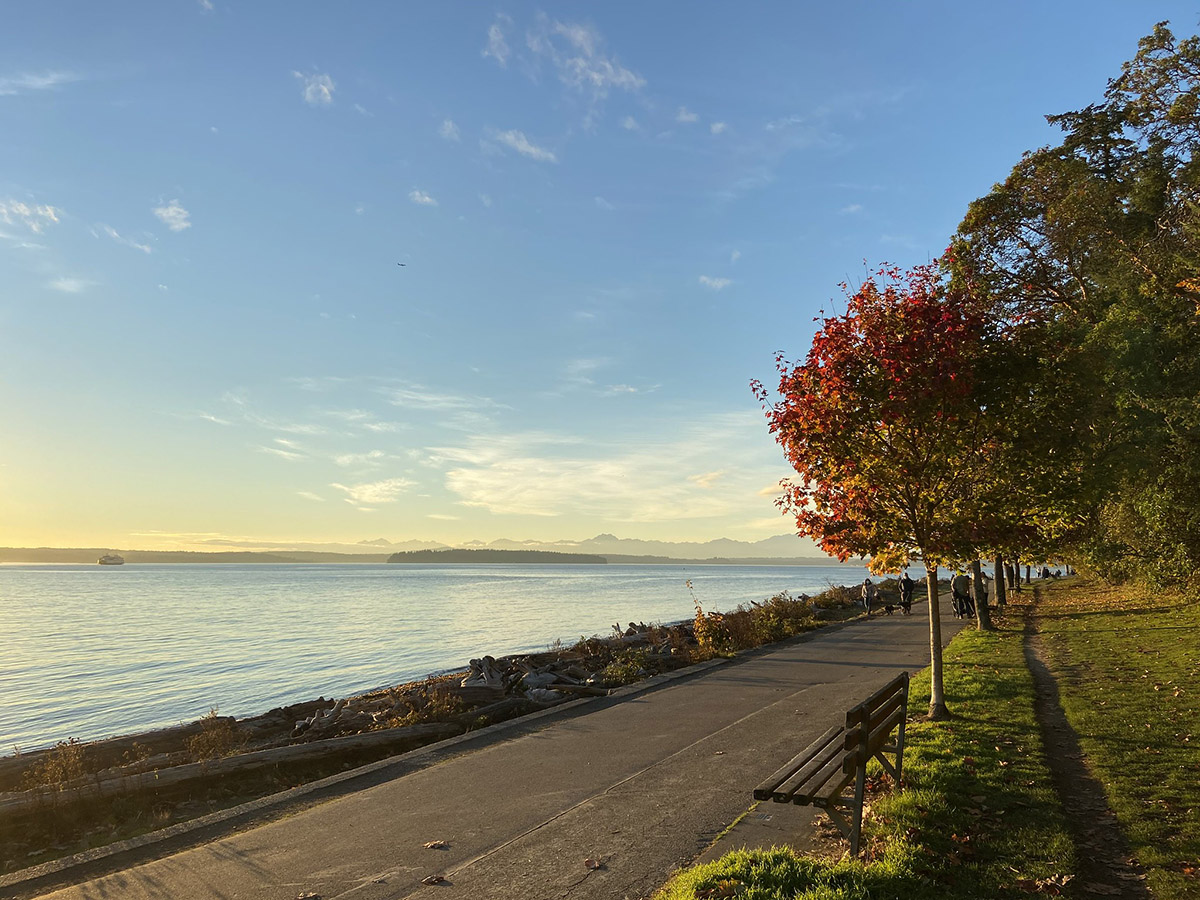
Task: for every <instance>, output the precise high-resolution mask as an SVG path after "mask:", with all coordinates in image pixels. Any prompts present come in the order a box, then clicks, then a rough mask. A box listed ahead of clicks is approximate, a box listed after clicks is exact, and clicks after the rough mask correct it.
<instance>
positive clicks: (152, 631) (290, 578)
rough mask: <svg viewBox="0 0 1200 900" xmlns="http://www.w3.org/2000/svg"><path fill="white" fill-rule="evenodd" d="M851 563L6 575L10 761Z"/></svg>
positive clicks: (378, 678) (387, 677)
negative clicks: (21, 754)
mask: <svg viewBox="0 0 1200 900" xmlns="http://www.w3.org/2000/svg"><path fill="white" fill-rule="evenodd" d="M862 577H863V573H862V570H861V569H857V568H853V567H838V566H786V567H784V566H780V567H775V566H771V567H765V566H613V565H610V566H528V567H525V566H399V565H390V566H389V565H287V566H271V565H212V564H206V565H132V564H126V565H124V566H120V567H116V566H113V567H107V566H105V567H102V566H95V565H91V566H56V565H38V566H24V565H0V638H2V640H3V647H4V649H3V651H2V652H0V754H4V753H11V752H12V751H13V749H14V748H15V747H20V748H21V749H22V750H32V749H35V748H37V747H42V746H48V745H51V744H53V743H55V742H56V741H60V740H65V739H66V738H68V737H77V738H80V739H85V740H87V739H94V738H100V737H107V736H111V735H114V734H125V733H129V732H134V731H141V730H145V729H147V728H154V727H161V726H165V725H173V724H177V723H179V722H181V721H191V720H194V719H196V718H198V717H199V716H202V715H204V714H205V713H206V712H208V710H209V709H210V708H212V707H214V706H216V707H219V709H220V711H221V713H222V714H225V715H234V716H244V715H252V714H255V713H260V712H265V711H266V710H268V709H270V708H272V707H275V706H280V705H284V704H287V703H294V702H299V701H302V700H310V699H313V698H315V697H317V696H322V695H323V696H325V697H340V696H346V695H349V694H353V693H360V692H363V691H366V690H370V689H372V688H376V687H382V686H385V685H390V684H398V683H401V682H405V681H410V680H412V679H414V678H421V677H424V676H425V675H428V674H430V673H433V672H437V671H444V670H447V669H453V668H458V667H465V665H466V662H467V660H468V659H470V658H472V657H475V656H483V655H484V654H488V653H490V654H492V655H493V656H501V655H504V654H506V653H513V652H519V651H527V650H544V649H546V647H548V646H549V645H550V644H551V643H553V642H554V641H555V640H558V639H561V640H563V641H565V642H574V641H575V640H576V639H577V638H579V637H580V636H581V635H593V634H605V633H609V632H611V629H612V625H613V624H614V623H616V622H620V623H622V625H624V624H626V623H628V622H629V621H631V620H636V621H644V622H647V623H649V622H676V621H681V620H683V619H687V618H690V617H691V616H692V614H693V607H692V598H691V596H690V594H689V593H688V590H687V588H686V586H685V584H684V582H685V581H686V580H687V579H689V578H690V579H691V580H692V584H693V587H694V590H695V592H696V596H697V598H698V599H699V600H700V602H701V603H702V604H703V605H704V607H705V609H709V610H712V609H717V610H727V609H731V608H733V607H735V606H737V605H738V604H739V603H744V602H747V601H750V600H763V599H765V598H766V597H769V596H771V595H772V594H775V593H778V592H779V591H781V590H788V591H791V592H792V593H793V594H799V593H802V592H807V593H810V594H811V593H815V592H817V591H820V590H822V589H824V588H825V587H827V586H828V585H830V584H853V583H855V582H856V581H858V580H860V579H861V578H862Z"/></svg>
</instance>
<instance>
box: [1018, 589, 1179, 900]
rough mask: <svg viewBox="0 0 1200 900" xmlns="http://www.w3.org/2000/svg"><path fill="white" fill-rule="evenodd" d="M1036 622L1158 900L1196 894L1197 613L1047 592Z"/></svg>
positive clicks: (1098, 593)
mask: <svg viewBox="0 0 1200 900" xmlns="http://www.w3.org/2000/svg"><path fill="white" fill-rule="evenodd" d="M1041 593H1042V602H1041V603H1040V604H1039V606H1038V611H1037V612H1038V624H1039V627H1040V630H1041V631H1042V634H1043V640H1044V641H1045V645H1046V651H1047V654H1048V655H1049V658H1050V659H1049V662H1050V665H1051V667H1052V669H1053V670H1054V673H1055V675H1056V677H1057V678H1058V682H1059V692H1060V699H1061V702H1062V706H1063V710H1064V711H1065V712H1066V714H1067V719H1068V720H1069V721H1070V723H1071V725H1072V727H1073V728H1074V729H1075V731H1076V732H1077V733H1078V734H1079V743H1080V746H1081V748H1082V749H1083V752H1084V754H1085V755H1086V757H1087V761H1088V763H1089V765H1090V766H1091V768H1092V771H1093V774H1095V776H1096V777H1097V778H1098V779H1099V780H1100V781H1101V782H1102V783H1103V784H1104V786H1105V791H1106V793H1107V794H1108V799H1109V804H1110V805H1111V807H1112V810H1113V812H1114V813H1116V815H1117V819H1118V821H1119V822H1120V823H1121V826H1122V828H1123V830H1124V832H1125V834H1126V836H1127V838H1128V840H1129V843H1130V846H1131V849H1132V850H1133V853H1134V855H1135V856H1136V857H1137V858H1138V861H1139V862H1141V864H1142V865H1143V867H1145V869H1146V870H1147V884H1148V886H1149V888H1150V890H1151V893H1152V894H1153V895H1154V896H1155V897H1156V898H1159V900H1172V898H1183V897H1195V896H1197V894H1198V893H1200V647H1198V646H1197V643H1196V634H1197V632H1200V608H1198V607H1196V606H1187V605H1184V604H1183V603H1182V602H1181V600H1180V598H1179V597H1177V596H1175V595H1164V594H1158V595H1153V594H1150V593H1149V592H1146V591H1139V590H1135V589H1129V588H1111V587H1107V586H1103V585H1100V584H1098V583H1094V582H1091V583H1088V582H1085V583H1082V584H1080V583H1078V582H1077V581H1073V582H1071V583H1066V584H1053V585H1048V586H1047V587H1046V588H1044V589H1043V590H1042V592H1041Z"/></svg>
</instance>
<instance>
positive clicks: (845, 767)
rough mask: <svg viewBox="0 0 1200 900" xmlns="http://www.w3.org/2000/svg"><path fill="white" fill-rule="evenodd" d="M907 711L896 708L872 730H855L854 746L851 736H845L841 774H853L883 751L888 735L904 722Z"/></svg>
mask: <svg viewBox="0 0 1200 900" xmlns="http://www.w3.org/2000/svg"><path fill="white" fill-rule="evenodd" d="M907 712H908V710H906V709H905V708H904V707H897V708H896V709H895V710H893V711H892V714H891V715H890V716H888V717H887V718H886V719H884V720H883V721H882V722H880V723H879V724H878V725H877V726H876V727H875V728H874V729H873V730H871V731H866V730H865V729H863V728H856V729H855V731H856V732H857V734H856V735H854V737H855V741H854V744H851V742H850V738H851V735H849V734H847V735H846V751H847V752H846V756H845V758H844V759H843V761H842V771H843V772H853V771H854V770H855V769H856V768H857V767H858V766H865V765H866V764H867V760H869V759H870V758H871V757H872V756H874V755H875V754H876V753H878V752H879V751H880V750H882V749H883V747H884V745H885V744H887V739H888V735H890V734H891V733H892V731H893V730H895V728H896V726H897V725H899V724H900V723H901V722H903V721H904V717H905V715H906V714H907Z"/></svg>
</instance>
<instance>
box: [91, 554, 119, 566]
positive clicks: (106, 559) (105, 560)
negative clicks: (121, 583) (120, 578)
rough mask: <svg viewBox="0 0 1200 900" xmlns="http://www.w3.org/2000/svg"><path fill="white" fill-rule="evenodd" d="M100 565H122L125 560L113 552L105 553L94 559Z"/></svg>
mask: <svg viewBox="0 0 1200 900" xmlns="http://www.w3.org/2000/svg"><path fill="white" fill-rule="evenodd" d="M96 562H98V563H99V564H100V565H102V566H123V565H125V560H124V559H122V558H121V557H119V556H117V554H115V553H105V554H104V555H103V556H102V557H100V558H99V559H98V560H96Z"/></svg>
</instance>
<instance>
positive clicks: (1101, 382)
mask: <svg viewBox="0 0 1200 900" xmlns="http://www.w3.org/2000/svg"><path fill="white" fill-rule="evenodd" d="M1198 97H1200V38H1196V37H1191V38H1187V39H1185V40H1182V41H1176V39H1175V38H1174V36H1173V35H1172V34H1171V32H1170V30H1169V29H1168V28H1167V27H1166V25H1165V23H1160V24H1159V25H1158V26H1156V27H1155V29H1154V32H1153V33H1152V34H1151V35H1148V36H1147V37H1145V38H1143V39H1142V41H1141V42H1140V44H1139V50H1138V53H1137V56H1136V57H1135V58H1134V59H1133V60H1131V61H1129V62H1127V63H1126V64H1125V65H1124V66H1123V67H1122V74H1121V75H1120V77H1118V78H1116V79H1114V80H1113V81H1112V82H1111V83H1110V84H1109V87H1108V90H1107V91H1106V92H1105V95H1104V99H1103V101H1102V102H1100V103H1097V104H1093V105H1091V106H1088V107H1086V108H1084V109H1082V110H1078V111H1075V112H1068V113H1063V114H1061V115H1056V116H1050V117H1048V118H1049V120H1050V122H1051V123H1053V124H1056V125H1058V126H1059V127H1060V128H1062V130H1063V133H1064V138H1063V140H1062V142H1061V143H1060V144H1059V145H1057V146H1054V147H1047V148H1043V149H1040V150H1037V151H1035V152H1032V153H1028V154H1026V155H1025V157H1023V158H1022V160H1021V161H1020V162H1019V163H1018V164H1017V165H1016V166H1015V167H1014V168H1013V170H1012V173H1011V174H1010V175H1009V176H1008V178H1007V179H1006V180H1005V181H1004V182H1003V183H1002V184H1000V185H997V186H996V188H995V189H993V191H992V192H991V193H990V194H988V195H987V196H986V197H983V198H981V199H979V200H977V201H976V202H974V203H973V204H971V207H970V209H969V210H968V213H967V216H966V218H965V219H964V220H963V222H962V224H961V226H960V227H959V239H958V241H957V242H956V246H955V258H956V268H957V271H958V273H959V274H960V275H963V274H966V275H967V276H969V277H970V278H972V279H974V280H975V281H976V282H977V283H979V284H981V285H983V286H984V288H985V289H986V291H987V292H988V294H989V295H990V296H991V298H992V299H993V302H994V303H995V304H996V309H997V312H998V315H1000V316H1001V317H1002V318H1004V319H1005V320H1006V321H1008V322H1009V323H1010V324H1011V328H1012V329H1013V331H1014V333H1015V334H1018V335H1019V336H1020V341H1019V344H1020V346H1021V347H1023V348H1024V350H1025V360H1024V365H1025V366H1026V367H1027V368H1028V370H1029V371H1030V373H1031V376H1032V377H1031V378H1030V380H1029V383H1028V386H1027V391H1026V392H1025V393H1024V394H1023V396H1022V400H1023V406H1024V409H1025V410H1026V411H1027V412H1028V413H1029V414H1030V415H1027V416H1025V417H1023V420H1022V429H1021V434H1020V436H1019V439H1018V441H1017V445H1018V446H1022V447H1023V448H1024V449H1025V450H1026V451H1027V452H1025V453H1024V454H1023V456H1021V457H1020V458H1021V459H1022V460H1023V468H1024V470H1025V476H1024V477H1025V478H1026V480H1027V481H1028V482H1029V483H1031V484H1033V485H1035V486H1036V487H1037V492H1036V493H1037V494H1038V495H1040V496H1042V497H1044V498H1045V499H1046V502H1045V503H1043V504H1041V505H1040V508H1037V507H1035V508H1034V509H1033V510H1032V512H1033V514H1034V515H1036V516H1037V517H1038V518H1039V521H1038V522H1037V524H1038V525H1039V526H1040V530H1041V533H1042V535H1043V536H1044V537H1045V538H1046V541H1045V542H1044V543H1043V544H1042V547H1041V548H1040V549H1041V550H1042V551H1043V555H1048V554H1050V553H1061V552H1062V551H1063V550H1067V551H1068V552H1072V553H1075V554H1077V555H1079V556H1080V557H1081V558H1083V559H1085V560H1087V562H1088V563H1089V564H1090V565H1091V567H1092V568H1094V569H1095V570H1097V571H1100V572H1103V573H1106V574H1108V575H1109V576H1110V577H1111V578H1112V579H1113V580H1121V579H1123V578H1142V579H1148V580H1150V581H1151V582H1153V583H1157V584H1174V585H1178V586H1181V587H1184V588H1190V589H1193V590H1198V589H1200V317H1198V315H1197V313H1198V311H1200V307H1198V301H1200V242H1198V238H1200V155H1198V154H1197V150H1200V127H1198V126H1197V121H1196V118H1195V116H1194V115H1192V113H1193V112H1194V111H1195V110H1196V108H1197V105H1198V104H1197V98H1198ZM1010 549H1019V550H1025V549H1030V548H1028V547H1014V548H1010Z"/></svg>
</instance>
